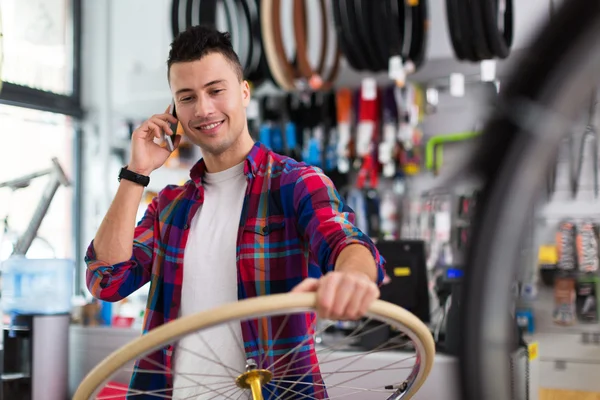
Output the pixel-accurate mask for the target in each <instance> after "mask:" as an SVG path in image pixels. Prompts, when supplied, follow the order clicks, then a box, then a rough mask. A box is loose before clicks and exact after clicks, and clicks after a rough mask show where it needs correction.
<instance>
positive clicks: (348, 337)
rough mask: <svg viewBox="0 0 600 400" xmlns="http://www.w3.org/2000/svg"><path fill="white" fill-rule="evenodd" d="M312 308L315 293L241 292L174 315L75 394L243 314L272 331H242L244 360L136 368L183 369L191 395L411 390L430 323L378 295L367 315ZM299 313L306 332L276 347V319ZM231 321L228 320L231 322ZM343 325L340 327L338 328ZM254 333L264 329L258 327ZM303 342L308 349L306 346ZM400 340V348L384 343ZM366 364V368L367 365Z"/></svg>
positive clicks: (289, 319) (137, 392)
mask: <svg viewBox="0 0 600 400" xmlns="http://www.w3.org/2000/svg"><path fill="white" fill-rule="evenodd" d="M315 310H316V295H315V294H314V293H292V294H278V295H271V296H261V297H256V298H252V299H248V300H242V301H239V302H236V303H232V304H227V305H224V306H221V307H218V308H216V309H213V310H210V311H206V312H202V313H198V314H195V315H190V316H186V317H182V318H179V319H176V320H174V321H172V322H170V323H167V324H165V325H163V326H161V327H158V328H156V329H153V330H151V331H150V332H148V333H147V334H145V335H142V336H141V337H139V338H137V339H135V340H133V341H132V342H130V343H129V344H127V345H126V346H124V347H122V348H120V349H118V350H117V351H115V352H113V353H112V354H111V355H109V356H108V357H107V358H106V359H104V360H103V361H102V362H101V363H100V364H98V365H97V366H96V367H95V368H94V369H93V370H92V371H91V372H90V373H89V374H88V375H87V376H86V377H85V379H84V380H83V381H82V382H81V384H80V386H79V388H78V389H77V391H76V393H75V395H74V397H73V399H74V400H88V399H98V400H99V399H104V398H113V397H106V396H104V395H103V394H102V391H103V390H104V389H105V388H110V389H112V390H114V389H115V387H112V386H111V384H110V383H109V384H107V382H113V381H115V380H117V379H119V377H120V378H121V379H122V377H123V370H127V368H130V365H131V362H132V361H133V360H149V358H148V355H149V354H151V353H152V352H153V351H156V350H160V349H164V348H167V347H169V345H170V344H173V343H179V344H176V345H174V346H173V347H174V348H175V350H174V351H175V352H178V351H181V352H183V351H185V352H192V353H193V352H195V351H197V349H186V348H185V346H183V345H182V343H184V339H186V338H187V337H191V336H193V335H197V336H198V337H201V335H202V334H203V333H206V331H208V330H210V329H219V328H220V327H222V326H224V325H227V324H231V326H234V327H239V326H240V322H241V323H242V324H244V323H245V322H246V321H255V322H257V323H256V324H255V325H252V326H254V327H256V328H257V329H261V327H269V329H272V330H273V331H272V332H271V333H270V334H269V335H268V336H267V337H265V340H263V341H264V343H262V344H261V345H260V346H264V348H263V347H260V346H259V348H251V346H250V347H249V345H248V344H247V343H248V342H247V341H246V339H245V338H244V340H243V342H244V343H239V351H240V352H243V357H244V360H245V362H244V365H241V366H237V365H227V366H225V365H223V363H222V360H221V358H219V354H216V353H214V354H213V356H212V357H203V359H202V360H200V361H201V362H203V363H205V364H206V363H207V362H213V363H214V366H215V368H212V366H213V364H210V365H209V368H210V374H209V375H206V376H204V375H198V374H192V375H189V372H188V371H185V372H184V371H181V372H178V371H177V370H176V367H175V369H169V370H167V369H165V368H164V367H163V369H156V370H153V371H148V370H144V371H138V373H144V374H146V373H147V374H151V375H152V376H156V375H157V374H164V375H173V376H176V375H178V373H179V376H182V375H187V376H188V377H191V378H190V379H189V381H190V382H193V383H195V384H196V385H195V386H194V388H196V387H198V392H194V393H195V394H194V396H192V397H191V398H205V397H202V396H201V395H202V394H204V396H208V397H206V398H233V399H235V398H252V399H254V400H256V399H269V400H272V399H287V398H308V399H328V398H338V397H339V398H344V399H364V398H365V395H368V396H369V398H380V399H388V400H392V399H393V400H398V399H409V398H411V397H412V396H413V395H414V394H415V393H416V392H417V391H418V390H419V388H420V387H421V386H422V384H423V383H424V381H425V379H426V378H427V376H428V375H429V372H430V370H431V367H432V365H433V357H434V354H435V345H434V342H433V338H432V335H431V333H430V332H429V330H428V328H427V327H426V326H425V325H424V324H423V323H422V322H421V321H420V320H419V319H418V318H417V317H415V316H414V315H412V314H411V313H409V312H408V311H406V310H404V309H402V308H400V307H397V306H395V305H392V304H390V303H386V302H383V301H376V302H374V303H373V305H372V306H371V308H370V310H369V312H368V313H367V315H366V318H365V319H362V320H360V321H343V322H337V321H335V322H334V321H325V320H318V321H315V318H314V312H315ZM309 316H312V317H309ZM276 320H277V321H281V324H280V328H274V327H275V326H276V325H275V323H274V321H276ZM302 321H306V324H307V331H306V335H305V336H304V338H303V339H302V337H301V338H300V339H302V340H300V339H297V338H296V339H295V340H298V341H299V343H296V342H294V343H293V344H292V345H288V347H285V346H283V347H282V343H283V342H284V341H282V340H281V339H280V332H281V331H282V327H286V326H290V325H292V324H295V323H299V322H300V323H302V324H303V325H304V322H302ZM308 321H315V322H314V324H313V323H312V322H311V323H308ZM252 323H254V322H252ZM303 325H302V326H303ZM231 326H228V327H229V328H230V329H231ZM274 331H277V333H275V332H274ZM342 331H343V332H345V333H344V334H343V335H340V332H342ZM224 332H227V331H226V330H225V331H224ZM383 333H385V335H384V336H385V337H386V338H387V337H389V339H388V340H385V341H384V340H380V339H381V335H382V334H383ZM259 337H262V336H260V332H259ZM374 337H377V338H378V339H377V341H376V342H373V341H372V340H371V339H372V338H374ZM365 338H371V339H370V340H371V345H370V346H358V345H357V343H359V342H361V341H362V342H365V340H366V339H365ZM285 340H287V339H285ZM276 343H277V344H276ZM307 348H308V349H310V350H309V351H308V354H307V350H306V349H307ZM400 348H403V349H404V350H405V351H384V350H394V349H400ZM336 351H338V352H339V354H337V353H336ZM210 358H217V359H216V360H211V359H210ZM365 358H366V360H365V364H364V365H361V364H360V363H361V360H362V359H365ZM373 363H375V364H376V365H377V368H375V367H374V364H373ZM407 363H408V365H407ZM221 367H223V368H226V369H224V371H226V372H224V373H222V374H220V372H219V370H218V368H221ZM238 367H241V368H238ZM365 367H367V368H371V369H372V370H371V371H369V370H368V369H367V370H365ZM314 371H316V374H318V375H319V377H318V378H317V379H314V376H313V377H311V376H312V375H313V374H314ZM129 372H131V371H129ZM211 379H213V381H211ZM214 379H217V380H218V381H214ZM209 382H211V383H209ZM210 385H213V386H210ZM214 385H216V386H214ZM186 389H187V388H186ZM173 392H175V390H173ZM240 392H241V393H240ZM128 394H130V395H133V396H136V397H137V396H141V397H140V398H145V397H144V396H145V395H151V396H152V395H154V396H158V397H160V398H167V399H170V398H178V397H176V396H175V393H173V395H172V394H171V393H170V389H168V388H156V387H155V388H153V390H144V389H140V388H135V389H133V388H132V389H129V392H128ZM215 394H216V395H215ZM171 396H173V397H171ZM184 397H185V396H184Z"/></svg>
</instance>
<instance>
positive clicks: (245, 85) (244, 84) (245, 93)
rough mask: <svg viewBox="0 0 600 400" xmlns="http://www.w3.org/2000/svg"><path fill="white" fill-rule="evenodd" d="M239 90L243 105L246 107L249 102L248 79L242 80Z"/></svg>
mask: <svg viewBox="0 0 600 400" xmlns="http://www.w3.org/2000/svg"><path fill="white" fill-rule="evenodd" d="M241 90H242V102H243V104H244V107H248V104H250V85H249V84H248V81H242V87H241Z"/></svg>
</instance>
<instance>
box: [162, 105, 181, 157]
mask: <svg viewBox="0 0 600 400" xmlns="http://www.w3.org/2000/svg"><path fill="white" fill-rule="evenodd" d="M169 114H171V115H172V116H174V117H175V118H177V111H176V110H175V102H174V101H173V102H172V103H171V106H170V107H169ZM177 125H179V121H177V122H175V123H169V127H170V128H171V131H172V132H173V134H172V135H167V133H166V132H163V135H164V137H163V140H164V141H165V142H166V143H167V149H169V151H173V150H175V146H174V143H175V137H176V136H177Z"/></svg>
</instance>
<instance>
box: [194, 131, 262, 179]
mask: <svg viewBox="0 0 600 400" xmlns="http://www.w3.org/2000/svg"><path fill="white" fill-rule="evenodd" d="M253 146H254V141H253V140H252V137H251V136H250V133H249V132H244V133H242V135H241V136H240V138H239V139H238V140H237V141H236V142H235V143H234V144H233V145H231V147H230V148H229V149H227V150H226V151H224V152H223V153H222V154H219V155H218V156H213V155H212V154H205V155H204V162H205V164H206V170H207V171H209V172H221V171H225V170H226V169H229V168H231V167H233V166H236V165H238V164H240V163H241V162H242V161H244V160H245V159H246V157H247V156H248V154H249V153H250V151H251V150H252V147H253Z"/></svg>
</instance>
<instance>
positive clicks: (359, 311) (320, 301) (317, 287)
mask: <svg viewBox="0 0 600 400" xmlns="http://www.w3.org/2000/svg"><path fill="white" fill-rule="evenodd" d="M303 292H316V294H317V314H318V316H319V318H324V319H332V320H357V319H359V318H361V317H363V316H364V315H365V314H366V312H367V310H368V309H369V307H370V306H371V304H372V303H373V302H374V301H375V300H376V299H377V298H379V288H378V287H377V285H376V284H375V282H373V281H371V279H369V277H368V276H367V275H366V274H365V273H362V272H359V271H332V272H329V273H328V274H327V275H325V276H323V277H322V278H320V279H314V278H307V279H305V280H304V281H302V282H301V283H300V284H299V285H297V286H296V287H295V288H294V289H293V290H292V293H303Z"/></svg>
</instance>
